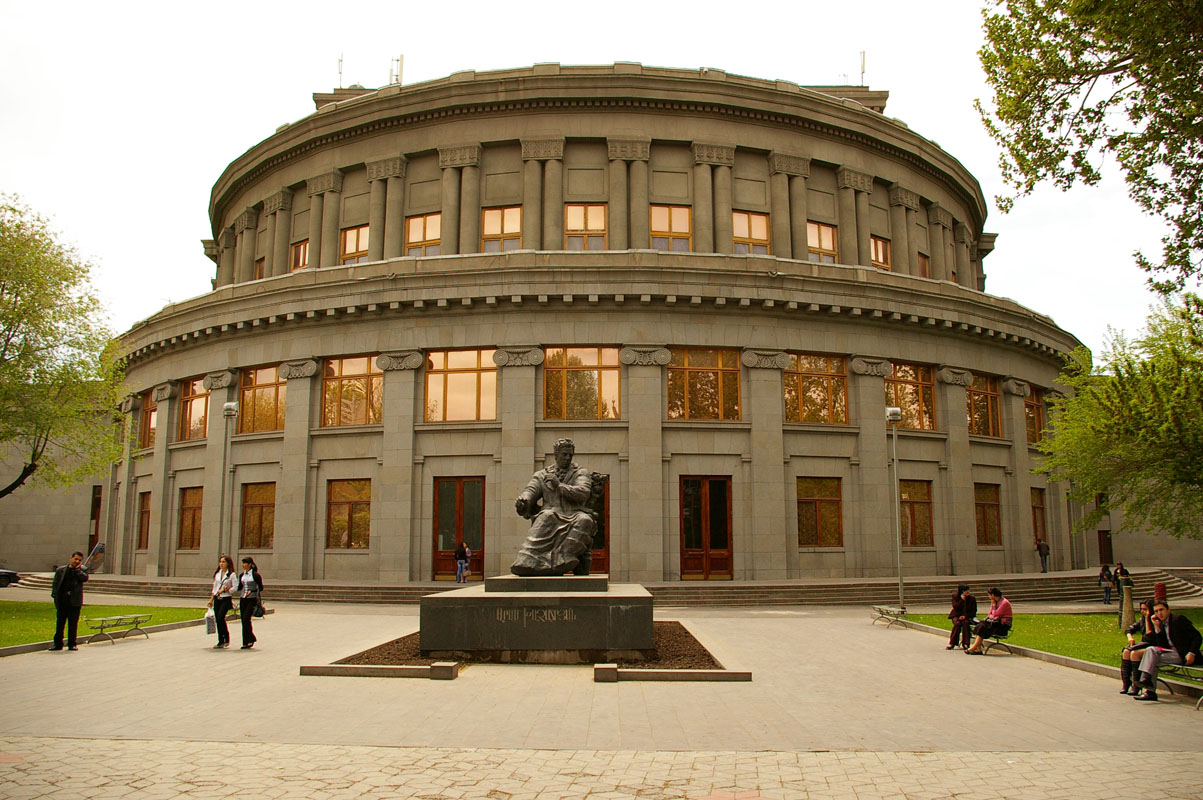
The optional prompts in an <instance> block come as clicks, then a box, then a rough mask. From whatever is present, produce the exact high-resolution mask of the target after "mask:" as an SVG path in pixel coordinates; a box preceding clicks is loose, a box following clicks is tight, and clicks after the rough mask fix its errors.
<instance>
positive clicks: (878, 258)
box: [869, 236, 893, 269]
mask: <svg viewBox="0 0 1203 800" xmlns="http://www.w3.org/2000/svg"><path fill="white" fill-rule="evenodd" d="M869 252H870V256H869V262H870V263H871V264H872V265H873V266H875V267H877V268H878V269H893V267H892V266H890V264H891V263H892V262H891V261H890V240H889V239H883V238H881V237H880V236H870V237H869Z"/></svg>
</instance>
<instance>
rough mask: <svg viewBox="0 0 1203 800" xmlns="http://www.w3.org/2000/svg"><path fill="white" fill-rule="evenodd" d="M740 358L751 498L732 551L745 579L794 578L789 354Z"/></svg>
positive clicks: (760, 353)
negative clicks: (742, 561) (786, 435)
mask: <svg viewBox="0 0 1203 800" xmlns="http://www.w3.org/2000/svg"><path fill="white" fill-rule="evenodd" d="M782 182H784V176H783V177H782ZM740 361H742V362H743V365H744V366H745V367H747V368H748V384H747V392H746V393H745V395H744V398H743V400H744V407H743V409H742V411H743V413H744V415H745V416H744V419H746V420H748V421H749V422H751V423H752V431H751V440H752V441H751V445H750V448H749V449H750V452H751V454H752V481H751V483H752V485H751V487H750V488H751V496H752V497H754V498H755V500H754V504H753V506H752V508H750V509H749V512H750V519H749V522H750V524H749V525H748V526H747V527H746V528H745V529H744V530H745V531H746V532H747V533H746V538H747V540H748V541H747V542H746V543H736V544H734V550H735V552H736V553H747V554H748V561H749V562H750V563H749V565H748V566H749V568H748V569H747V570H746V571H745V572H744V578H745V579H747V580H773V581H780V580H784V579H786V578H789V577H796V575H797V566H798V564H797V561H798V539H797V535H796V534H795V535H794V536H793V537H791V536H790V535H789V531H788V530H787V526H786V524H785V521H786V519H787V515H786V514H785V508H786V486H785V466H784V465H785V441H784V439H783V438H782V435H781V426H782V423H783V421H784V416H785V402H784V397H785V390H784V385H783V375H784V370H785V368H786V367H788V366H789V356H787V355H786V354H785V353H783V352H781V351H779V350H753V349H747V350H744V351H743V353H742V355H741V356H740ZM741 538H743V537H741ZM783 552H784V553H785V556H786V557H785V558H784V559H782V558H781V554H782V553H783Z"/></svg>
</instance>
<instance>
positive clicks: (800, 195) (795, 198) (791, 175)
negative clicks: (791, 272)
mask: <svg viewBox="0 0 1203 800" xmlns="http://www.w3.org/2000/svg"><path fill="white" fill-rule="evenodd" d="M779 174H780V175H784V176H785V177H786V184H787V185H786V192H787V196H788V199H789V204H788V206H787V207H786V218H785V220H784V221H787V222H788V223H789V245H790V247H789V249H788V250H782V249H781V248H779V247H778V246H777V241H776V239H777V235H778V234H777V233H775V232H774V234H773V240H774V241H773V252H774V253H775V254H777V255H779V256H781V257H783V258H791V257H792V258H796V259H798V260H799V261H805V260H806V258H807V255H808V254H807V249H808V245H807V234H806V221H807V213H808V208H807V205H808V204H807V197H806V179H807V178H809V177H810V159H809V158H804V157H802V156H796V155H791V154H790V153H770V154H769V175H770V176H775V175H779ZM771 179H772V178H771V177H770V180H771ZM773 191H777V190H776V189H774V190H773ZM773 202H774V204H776V202H777V200H776V199H775V195H774V201H773ZM777 214H778V212H777V210H776V207H775V206H774V209H773V215H774V221H773V225H774V230H776V226H777V225H778V224H780V222H782V221H779V220H777V219H775V217H776V216H777Z"/></svg>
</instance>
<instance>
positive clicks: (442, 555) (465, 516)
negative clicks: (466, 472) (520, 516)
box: [433, 477, 485, 581]
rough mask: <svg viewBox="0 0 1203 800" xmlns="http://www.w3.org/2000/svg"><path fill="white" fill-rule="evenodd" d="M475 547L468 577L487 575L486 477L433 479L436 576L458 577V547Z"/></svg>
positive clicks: (477, 577) (475, 577) (441, 579)
mask: <svg viewBox="0 0 1203 800" xmlns="http://www.w3.org/2000/svg"><path fill="white" fill-rule="evenodd" d="M460 542H463V543H464V544H466V545H467V546H468V547H469V549H471V550H472V558H471V559H469V560H468V571H469V576H468V579H469V580H481V579H482V578H483V577H484V553H485V479H484V478H482V477H472V478H435V479H434V558H433V561H434V579H435V580H436V581H443V580H448V581H453V580H455V548H456V547H457V546H458V545H459V543H460Z"/></svg>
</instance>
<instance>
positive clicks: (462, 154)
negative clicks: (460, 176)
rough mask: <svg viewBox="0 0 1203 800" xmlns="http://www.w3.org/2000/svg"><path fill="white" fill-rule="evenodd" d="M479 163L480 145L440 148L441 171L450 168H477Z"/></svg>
mask: <svg viewBox="0 0 1203 800" xmlns="http://www.w3.org/2000/svg"><path fill="white" fill-rule="evenodd" d="M479 161H480V145H478V144H466V145H461V146H459V147H440V148H439V169H447V168H448V167H475V166H476V165H477V163H478V162H479Z"/></svg>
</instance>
